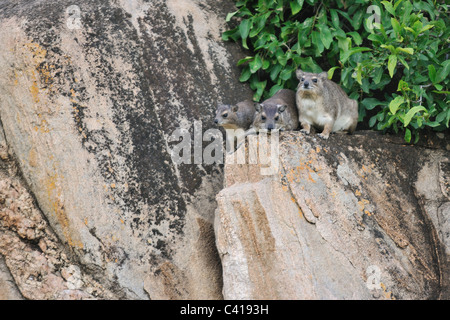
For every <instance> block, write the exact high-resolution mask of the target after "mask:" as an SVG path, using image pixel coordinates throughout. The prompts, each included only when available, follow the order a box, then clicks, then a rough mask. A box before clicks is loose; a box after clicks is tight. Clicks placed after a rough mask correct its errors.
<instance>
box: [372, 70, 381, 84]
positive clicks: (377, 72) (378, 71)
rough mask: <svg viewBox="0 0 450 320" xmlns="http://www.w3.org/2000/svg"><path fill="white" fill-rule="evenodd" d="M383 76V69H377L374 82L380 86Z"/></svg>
mask: <svg viewBox="0 0 450 320" xmlns="http://www.w3.org/2000/svg"><path fill="white" fill-rule="evenodd" d="M382 76H383V68H377V69H376V70H375V72H374V77H373V82H374V83H375V84H379V83H380V81H381V77H382Z"/></svg>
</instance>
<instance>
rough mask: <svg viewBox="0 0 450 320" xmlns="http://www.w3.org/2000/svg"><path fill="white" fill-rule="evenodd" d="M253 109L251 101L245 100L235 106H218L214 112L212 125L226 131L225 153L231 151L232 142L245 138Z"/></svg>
mask: <svg viewBox="0 0 450 320" xmlns="http://www.w3.org/2000/svg"><path fill="white" fill-rule="evenodd" d="M254 115H255V107H254V106H253V102H252V101H251V100H245V101H242V102H239V103H237V104H235V105H229V104H219V105H218V107H217V111H216V117H215V119H214V123H215V124H217V125H218V126H221V127H223V128H224V129H225V131H226V140H227V145H226V147H227V151H229V152H230V151H232V150H233V149H234V148H233V147H232V146H234V141H235V140H236V139H237V140H238V143H239V142H240V140H242V139H244V138H245V131H246V130H248V129H249V128H250V126H251V124H252V123H253V117H254Z"/></svg>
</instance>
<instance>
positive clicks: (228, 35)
mask: <svg viewBox="0 0 450 320" xmlns="http://www.w3.org/2000/svg"><path fill="white" fill-rule="evenodd" d="M236 8H237V11H235V12H232V13H229V14H228V15H227V17H226V20H227V22H229V25H230V29H229V30H227V31H225V32H224V33H223V35H222V37H223V40H225V41H227V40H233V41H236V42H240V43H241V45H242V46H243V47H244V48H245V49H248V51H249V52H250V55H249V56H248V57H245V58H244V59H242V60H240V61H238V62H237V64H238V65H241V66H242V73H241V76H240V81H242V82H247V81H248V82H249V83H250V86H251V88H252V89H253V90H254V91H255V94H254V97H253V99H254V100H255V101H260V100H261V99H264V98H267V97H270V96H272V95H273V94H274V93H275V92H276V91H278V90H279V89H281V88H290V89H294V90H295V89H296V86H297V83H298V80H297V79H296V77H295V70H296V69H297V68H301V69H302V70H305V71H311V72H321V71H323V70H328V75H329V78H332V79H333V80H334V81H336V82H338V83H340V85H341V86H342V87H343V89H344V90H345V91H346V92H347V93H348V94H349V96H350V97H351V98H353V99H356V100H358V101H359V114H360V119H359V120H360V121H363V120H366V118H367V119H368V125H369V126H370V127H371V128H374V129H376V130H384V131H387V130H390V131H394V132H396V133H398V132H404V134H405V140H406V141H407V142H410V141H411V140H412V138H414V139H413V140H414V141H415V142H417V141H418V139H419V132H420V131H421V130H423V129H425V128H427V127H428V128H430V127H431V128H433V130H436V131H442V130H446V129H448V128H449V122H450V108H449V101H448V94H449V72H450V60H449V52H450V40H449V38H450V37H449V36H450V28H448V27H446V26H449V25H450V18H449V10H448V6H447V5H446V4H445V1H442V0H441V1H432V0H427V1H410V0H397V1H367V0H355V1H350V0H331V1H314V0H293V1H283V0H239V1H236Z"/></svg>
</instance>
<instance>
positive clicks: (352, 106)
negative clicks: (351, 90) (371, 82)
mask: <svg viewBox="0 0 450 320" xmlns="http://www.w3.org/2000/svg"><path fill="white" fill-rule="evenodd" d="M296 75H297V78H298V79H299V80H300V82H299V84H298V87H297V96H296V102H297V108H298V112H299V121H300V124H301V126H302V128H303V129H302V130H301V131H302V132H304V133H306V134H309V132H310V130H311V126H314V127H316V128H318V129H319V130H322V133H320V134H319V136H320V137H321V138H323V139H328V136H329V135H330V133H331V132H337V131H348V132H349V133H353V131H355V129H356V125H357V123H358V103H357V102H356V100H352V99H350V98H349V97H348V96H347V94H346V93H345V92H344V90H342V88H341V87H340V86H339V85H337V84H336V83H334V82H333V81H331V80H328V74H327V72H322V73H308V72H303V71H302V70H300V69H298V70H297V72H296Z"/></svg>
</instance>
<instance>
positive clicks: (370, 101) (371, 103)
mask: <svg viewBox="0 0 450 320" xmlns="http://www.w3.org/2000/svg"><path fill="white" fill-rule="evenodd" d="M361 104H362V105H363V106H364V108H365V109H366V110H372V109H373V108H375V107H376V106H380V105H382V104H383V103H382V102H380V101H379V100H378V99H375V98H365V99H364V100H363V101H361Z"/></svg>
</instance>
